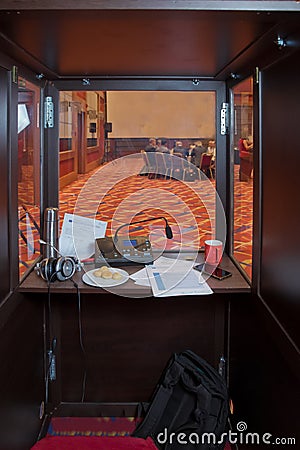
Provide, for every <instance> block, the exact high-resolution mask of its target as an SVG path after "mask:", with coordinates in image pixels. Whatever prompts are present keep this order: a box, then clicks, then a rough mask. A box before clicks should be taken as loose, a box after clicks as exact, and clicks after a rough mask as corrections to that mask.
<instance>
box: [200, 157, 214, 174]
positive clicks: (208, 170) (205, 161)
mask: <svg viewBox="0 0 300 450" xmlns="http://www.w3.org/2000/svg"><path fill="white" fill-rule="evenodd" d="M212 157H213V155H209V154H207V153H202V156H201V161H200V170H201V171H202V172H203V173H204V174H205V175H206V176H207V177H209V178H214V175H213V169H214V166H213V161H212Z"/></svg>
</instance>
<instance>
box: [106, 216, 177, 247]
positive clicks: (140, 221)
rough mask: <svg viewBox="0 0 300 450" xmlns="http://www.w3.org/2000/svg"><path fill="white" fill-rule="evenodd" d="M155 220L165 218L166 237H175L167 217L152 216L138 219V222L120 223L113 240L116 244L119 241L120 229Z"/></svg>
mask: <svg viewBox="0 0 300 450" xmlns="http://www.w3.org/2000/svg"><path fill="white" fill-rule="evenodd" d="M153 220H164V221H165V224H166V226H165V233H166V237H167V239H172V238H173V232H172V229H171V227H170V225H169V223H168V221H167V219H166V218H165V217H163V216H162V217H150V218H149V219H144V220H137V221H136V222H131V223H124V224H123V225H120V226H119V228H117V229H116V232H115V235H114V237H113V242H114V244H115V243H116V242H118V233H119V231H120V230H121V229H122V228H124V227H126V226H131V225H137V224H138V223H145V222H152V221H153Z"/></svg>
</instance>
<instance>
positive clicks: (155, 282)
mask: <svg viewBox="0 0 300 450" xmlns="http://www.w3.org/2000/svg"><path fill="white" fill-rule="evenodd" d="M193 265H194V263H193V262H191V261H184V260H179V259H177V260H174V259H171V258H166V257H160V258H158V260H156V261H155V263H154V264H152V265H149V266H146V270H147V274H148V277H149V281H150V284H151V287H152V292H153V295H154V296H155V297H171V296H178V295H208V294H212V293H213V291H212V290H211V288H210V287H209V285H208V284H207V283H206V282H205V281H204V279H203V278H202V276H201V274H200V273H199V272H196V271H195V270H193Z"/></svg>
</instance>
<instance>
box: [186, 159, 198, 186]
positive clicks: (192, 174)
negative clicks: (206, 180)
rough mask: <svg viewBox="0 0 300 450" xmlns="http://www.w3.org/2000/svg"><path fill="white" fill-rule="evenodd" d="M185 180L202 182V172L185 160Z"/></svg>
mask: <svg viewBox="0 0 300 450" xmlns="http://www.w3.org/2000/svg"><path fill="white" fill-rule="evenodd" d="M183 180H184V181H195V180H201V172H200V169H199V167H196V166H195V165H194V164H193V163H191V162H190V161H188V160H186V159H183Z"/></svg>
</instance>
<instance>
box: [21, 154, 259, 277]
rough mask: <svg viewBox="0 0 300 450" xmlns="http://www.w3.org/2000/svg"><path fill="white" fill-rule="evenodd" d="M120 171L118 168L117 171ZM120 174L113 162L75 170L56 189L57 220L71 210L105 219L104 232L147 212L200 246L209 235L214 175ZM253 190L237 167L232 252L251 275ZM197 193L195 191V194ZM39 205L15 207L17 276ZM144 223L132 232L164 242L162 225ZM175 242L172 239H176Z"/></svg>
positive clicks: (31, 243)
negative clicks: (185, 180)
mask: <svg viewBox="0 0 300 450" xmlns="http://www.w3.org/2000/svg"><path fill="white" fill-rule="evenodd" d="M119 172H120V170H119ZM121 172H122V176H120V173H118V170H116V165H115V164H114V162H112V163H109V164H108V165H104V166H101V167H100V168H99V169H97V170H94V171H92V172H91V173H88V174H84V175H79V176H78V179H77V181H75V182H73V183H71V184H69V185H68V186H66V187H65V188H64V189H62V190H61V191H60V205H59V207H60V219H61V223H62V219H63V216H64V214H65V213H73V212H74V213H75V214H79V215H84V216H87V217H94V218H96V219H99V220H103V221H106V222H107V223H108V226H107V233H106V234H107V235H108V236H110V235H112V234H113V232H115V229H116V227H117V226H118V225H120V224H122V223H126V222H130V221H137V220H144V219H148V218H150V217H158V216H165V217H166V218H167V219H168V221H169V223H170V225H171V227H172V229H173V232H174V234H175V241H176V232H177V230H178V229H180V230H181V231H182V233H183V234H182V239H183V241H184V242H185V243H188V244H189V245H192V246H199V245H200V246H203V244H204V241H205V240H206V239H208V238H211V237H212V229H213V223H214V217H213V215H214V213H212V211H214V209H215V204H214V199H213V196H212V192H214V190H213V187H214V180H211V181H210V180H207V181H205V182H203V181H195V182H190V183H183V182H182V181H179V180H175V179H164V178H156V179H149V178H148V177H147V176H141V175H137V173H139V170H138V171H137V170H136V168H135V167H134V168H133V171H132V173H133V174H132V173H131V172H130V170H128V168H125V170H124V167H122V170H121ZM252 190H253V182H252V180H251V181H250V182H249V183H245V182H239V181H238V166H235V196H234V202H235V209H234V240H235V251H234V256H235V258H236V259H237V260H238V261H239V262H240V264H241V266H242V267H243V269H244V270H245V272H246V273H247V275H248V276H249V278H251V263H252V259H251V254H252V248H251V247H252V210H253V207H252ZM195 193H196V195H195ZM38 216H39V210H38V208H37V207H29V206H28V207H27V208H26V210H24V208H23V207H20V208H19V217H20V221H19V229H20V233H21V236H20V248H21V252H20V260H21V262H20V276H21V275H22V274H23V273H24V272H25V271H26V269H27V267H28V266H30V264H31V263H32V261H34V260H35V258H36V257H37V256H38V254H39V249H38V248H39V244H38V239H39V231H38V223H39V220H38ZM163 225H164V224H163V222H162V223H161V224H160V223H159V222H157V225H155V226H154V225H153V224H151V223H150V224H142V225H136V226H132V227H130V234H131V235H139V234H145V232H148V233H150V234H151V233H152V234H151V237H154V238H155V239H156V241H155V244H154V245H156V242H157V245H158V246H159V244H161V243H162V241H164V243H165V238H164V236H162V234H159V233H158V234H157V233H156V237H155V232H154V234H153V228H154V229H155V230H157V229H159V228H161V229H162V227H163ZM175 243H176V242H175Z"/></svg>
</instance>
